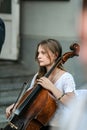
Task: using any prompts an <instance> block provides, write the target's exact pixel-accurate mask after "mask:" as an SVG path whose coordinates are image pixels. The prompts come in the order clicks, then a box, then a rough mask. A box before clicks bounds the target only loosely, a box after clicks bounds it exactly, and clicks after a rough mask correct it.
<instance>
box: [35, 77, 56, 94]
mask: <svg viewBox="0 0 87 130" xmlns="http://www.w3.org/2000/svg"><path fill="white" fill-rule="evenodd" d="M37 84H40V85H41V86H42V87H43V88H45V89H47V90H49V91H52V88H54V85H53V83H52V82H51V81H50V80H49V79H48V78H46V77H41V78H40V79H37Z"/></svg>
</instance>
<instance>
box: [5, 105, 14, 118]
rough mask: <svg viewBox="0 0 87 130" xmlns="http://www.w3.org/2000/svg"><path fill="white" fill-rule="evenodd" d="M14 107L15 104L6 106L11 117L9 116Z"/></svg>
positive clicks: (7, 115)
mask: <svg viewBox="0 0 87 130" xmlns="http://www.w3.org/2000/svg"><path fill="white" fill-rule="evenodd" d="M13 107H14V104H12V105H10V106H8V107H7V108H6V117H7V118H9V116H10V115H11V113H12V111H13Z"/></svg>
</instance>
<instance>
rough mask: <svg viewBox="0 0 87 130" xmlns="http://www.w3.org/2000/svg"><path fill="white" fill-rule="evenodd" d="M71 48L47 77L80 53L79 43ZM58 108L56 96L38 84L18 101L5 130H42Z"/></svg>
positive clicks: (58, 60) (59, 59)
mask: <svg viewBox="0 0 87 130" xmlns="http://www.w3.org/2000/svg"><path fill="white" fill-rule="evenodd" d="M70 49H71V50H72V51H71V52H67V53H65V54H64V55H63V56H62V57H60V58H58V59H57V61H56V62H55V64H54V65H53V67H52V68H51V69H50V70H49V71H48V72H47V73H46V74H45V75H44V76H45V77H49V75H50V74H51V73H52V71H53V70H54V69H55V67H57V66H59V65H60V64H64V63H65V62H66V61H67V60H68V59H69V58H72V57H74V56H78V55H79V45H78V44H76V43H75V44H73V45H72V46H70ZM57 108H58V106H57V103H56V99H55V98H54V96H53V95H52V94H51V93H50V92H49V91H48V90H46V89H44V88H42V86H41V85H39V84H38V85H37V86H36V87H35V88H33V89H30V90H28V91H26V92H25V93H24V95H23V96H22V98H21V99H20V100H19V101H18V102H17V103H16V109H15V111H14V112H13V113H12V114H11V116H10V118H9V122H8V125H7V126H6V127H5V128H4V130H40V128H41V127H43V126H44V125H46V124H47V123H48V122H49V120H50V119H51V118H52V116H53V115H54V113H55V112H56V109H57Z"/></svg>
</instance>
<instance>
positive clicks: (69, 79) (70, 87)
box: [63, 73, 76, 93]
mask: <svg viewBox="0 0 87 130" xmlns="http://www.w3.org/2000/svg"><path fill="white" fill-rule="evenodd" d="M75 86H76V85H75V81H74V78H73V76H72V75H71V74H70V73H67V74H66V75H65V77H64V86H63V91H64V93H68V92H73V91H75Z"/></svg>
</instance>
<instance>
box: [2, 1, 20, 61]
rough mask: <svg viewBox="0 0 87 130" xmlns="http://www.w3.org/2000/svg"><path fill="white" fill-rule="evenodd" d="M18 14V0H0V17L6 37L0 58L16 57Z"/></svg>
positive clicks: (15, 58) (11, 58)
mask: <svg viewBox="0 0 87 130" xmlns="http://www.w3.org/2000/svg"><path fill="white" fill-rule="evenodd" d="M19 15H20V4H19V1H18V0H0V17H1V18H2V19H3V20H4V22H5V27H6V37H5V42H4V45H3V48H2V52H1V55H0V59H6V60H7V59H9V60H17V59H18V55H19V45H20V42H19Z"/></svg>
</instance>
